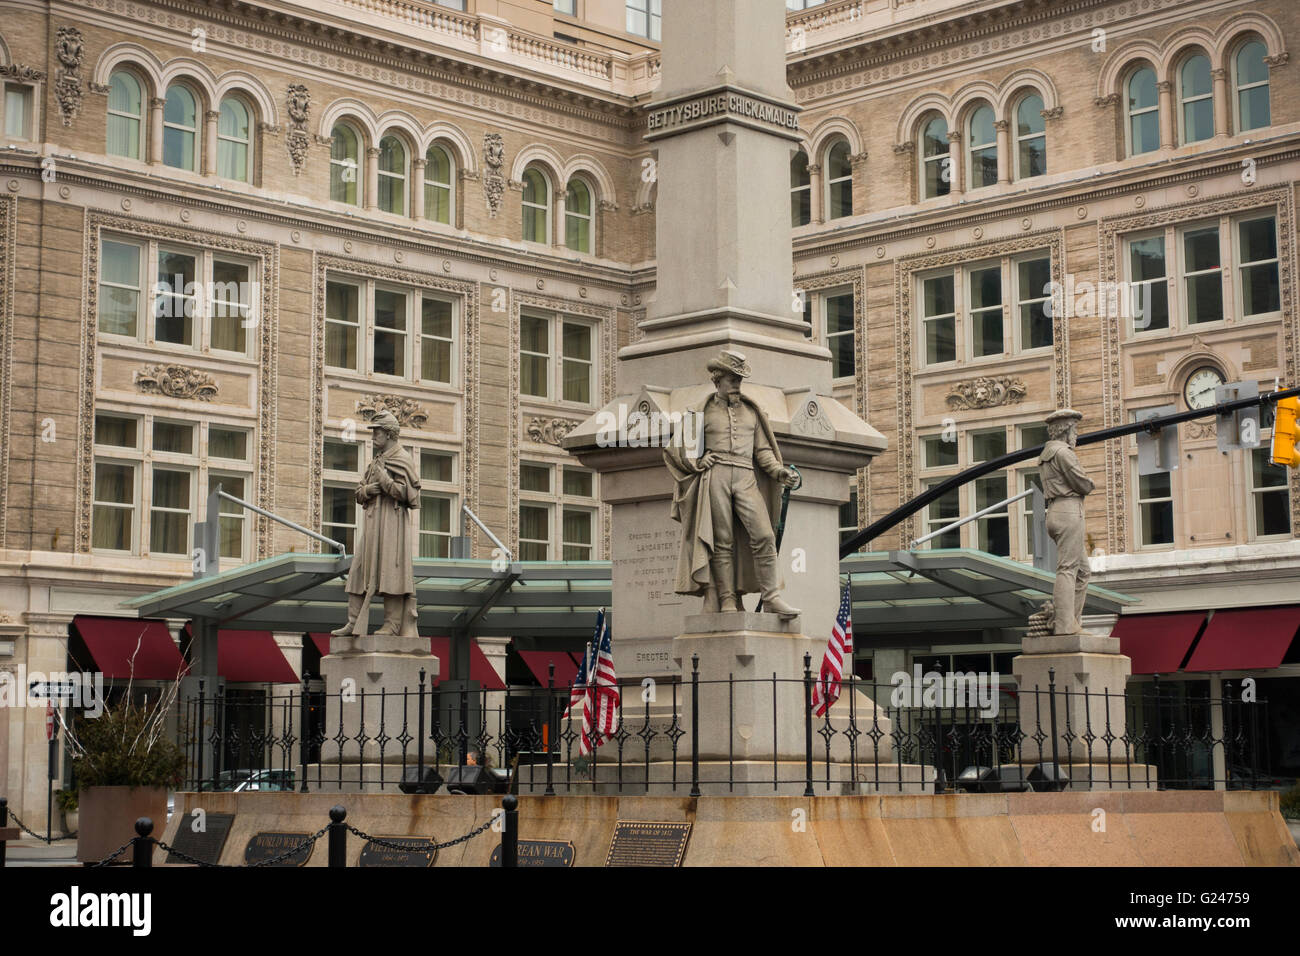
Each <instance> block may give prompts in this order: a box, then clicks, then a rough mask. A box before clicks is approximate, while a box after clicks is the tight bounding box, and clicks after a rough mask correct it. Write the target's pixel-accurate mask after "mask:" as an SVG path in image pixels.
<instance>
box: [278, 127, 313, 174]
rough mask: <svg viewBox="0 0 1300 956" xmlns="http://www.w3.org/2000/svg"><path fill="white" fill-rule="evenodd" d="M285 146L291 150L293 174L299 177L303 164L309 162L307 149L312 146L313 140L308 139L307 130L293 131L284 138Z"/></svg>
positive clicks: (290, 160)
mask: <svg viewBox="0 0 1300 956" xmlns="http://www.w3.org/2000/svg"><path fill="white" fill-rule="evenodd" d="M284 145H285V148H286V149H288V150H289V162H291V163H292V164H293V174H294V175H295V176H297V175H298V174H300V173H301V172H302V166H303V163H305V162H306V161H307V147H308V146H310V145H311V140H310V139H308V138H307V133H306V131H305V130H301V129H291V130H289V133H288V135H287V136H285V138H284Z"/></svg>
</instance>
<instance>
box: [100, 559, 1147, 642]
mask: <svg viewBox="0 0 1300 956" xmlns="http://www.w3.org/2000/svg"><path fill="white" fill-rule="evenodd" d="M350 563H351V559H350V558H341V557H339V556H337V555H330V554H298V553H290V554H282V555H279V556H277V557H274V558H267V559H266V560H263V561H258V562H255V563H253V564H246V565H243V566H242V567H238V568H232V569H230V570H229V571H223V572H221V573H220V574H215V575H212V576H210V577H204V578H196V579H195V580H193V581H187V582H185V583H184V584H178V585H176V586H174V587H170V588H167V589H165V590H162V591H157V592H154V593H153V594H146V595H144V596H142V597H139V598H134V599H132V600H129V601H125V602H123V605H124V606H125V607H127V608H130V609H132V610H134V611H135V612H136V613H137V614H138V616H140V617H170V618H188V619H197V620H202V621H205V622H207V623H210V624H212V625H215V626H220V627H240V628H246V629H258V630H271V631H328V630H332V629H333V628H335V627H338V626H339V625H340V624H342V623H343V622H344V621H345V620H346V619H347V595H346V594H345V593H344V591H343V581H344V576H345V575H346V573H347V569H348V566H349V564H350ZM494 564H495V567H494ZM840 572H841V573H842V574H848V575H851V576H852V582H853V591H852V593H853V627H854V630H855V631H857V632H858V633H860V634H864V635H865V634H870V633H873V632H875V633H903V632H917V631H969V630H977V629H981V628H1015V627H1023V626H1024V625H1025V621H1026V618H1027V617H1028V616H1029V614H1031V613H1032V612H1033V611H1035V610H1037V608H1038V606H1039V605H1041V604H1042V602H1043V601H1044V600H1046V599H1047V598H1049V597H1051V593H1052V583H1053V580H1054V575H1053V574H1052V573H1050V572H1047V571H1040V570H1037V569H1035V568H1033V567H1030V566H1028V565H1024V564H1021V563H1019V562H1017V561H1012V560H1010V559H1009V558H1000V557H996V556H994V555H991V554H987V553H986V552H983V551H973V550H968V549H964V548H962V549H951V550H942V549H936V550H927V551H889V552H864V553H860V554H854V555H850V556H849V557H847V558H845V559H843V560H842V561H841V562H840ZM415 586H416V591H417V592H418V602H419V613H420V620H419V627H420V630H421V632H422V633H426V634H434V635H438V634H471V635H473V636H476V637H477V636H487V637H565V636H578V635H585V634H587V633H588V632H590V630H591V627H592V622H593V621H594V619H595V613H596V611H597V609H599V608H602V607H606V608H607V607H611V606H612V604H613V602H612V600H611V598H610V562H608V561H516V562H513V563H511V564H510V565H508V566H507V567H506V568H505V569H504V570H502V569H501V566H500V564H499V563H497V562H493V561H474V560H466V559H459V558H422V559H419V560H417V561H416V562H415ZM382 603H383V602H382V601H379V600H375V601H373V602H372V606H371V628H372V629H373V628H377V627H378V626H379V625H380V623H381V622H382V618H383V608H382ZM1132 603H1134V599H1133V598H1130V597H1126V596H1125V595H1123V594H1118V593H1116V592H1114V591H1108V590H1105V589H1104V588H1099V587H1090V588H1089V589H1088V599H1087V604H1086V611H1087V612H1088V613H1090V614H1118V613H1120V611H1121V609H1122V608H1123V607H1124V606H1125V605H1128V604H1132ZM833 613H834V608H828V609H827V610H826V615H827V621H828V622H829V619H830V617H829V616H830V615H833ZM807 614H808V609H805V615H807ZM615 623H617V622H615ZM809 626H810V627H813V628H814V630H819V629H822V625H821V624H820V623H819V622H817V621H811V620H810V622H809ZM825 627H826V628H829V623H827V624H826V625H825Z"/></svg>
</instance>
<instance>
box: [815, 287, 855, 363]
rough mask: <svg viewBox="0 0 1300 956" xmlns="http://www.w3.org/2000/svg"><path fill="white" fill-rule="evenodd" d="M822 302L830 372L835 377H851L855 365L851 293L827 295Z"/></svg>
mask: <svg viewBox="0 0 1300 956" xmlns="http://www.w3.org/2000/svg"><path fill="white" fill-rule="evenodd" d="M823 302H824V314H825V316H826V347H827V348H829V349H830V350H831V369H832V373H831V374H832V375H834V376H835V377H836V378H852V377H853V374H854V365H855V357H854V351H855V350H854V346H853V293H852V292H842V293H839V294H837V295H828V296H826V297H825V298H824V299H823Z"/></svg>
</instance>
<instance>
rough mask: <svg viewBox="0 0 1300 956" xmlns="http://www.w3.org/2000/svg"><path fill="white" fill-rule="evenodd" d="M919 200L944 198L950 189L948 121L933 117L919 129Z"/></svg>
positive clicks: (937, 116)
mask: <svg viewBox="0 0 1300 956" xmlns="http://www.w3.org/2000/svg"><path fill="white" fill-rule="evenodd" d="M921 129H922V133H921V198H922V199H933V198H934V197H935V196H946V195H948V192H949V190H950V189H951V188H952V163H951V162H950V161H949V159H948V121H947V120H946V119H944V118H943V117H942V116H939V115H934V116H931V117H930V118H929V119H928V120H926V122H925V125H924V126H922V127H921Z"/></svg>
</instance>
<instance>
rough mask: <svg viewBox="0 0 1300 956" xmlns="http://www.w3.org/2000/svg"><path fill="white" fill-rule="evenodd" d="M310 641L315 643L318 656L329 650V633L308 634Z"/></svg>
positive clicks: (322, 655)
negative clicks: (318, 652)
mask: <svg viewBox="0 0 1300 956" xmlns="http://www.w3.org/2000/svg"><path fill="white" fill-rule="evenodd" d="M307 636H308V637H310V638H311V642H312V643H313V644H315V645H316V650H318V651H320V656H321V657H324V656H325V655H326V654H328V653H329V652H330V635H329V634H315V633H313V634H308V635H307Z"/></svg>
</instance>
